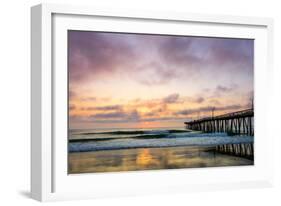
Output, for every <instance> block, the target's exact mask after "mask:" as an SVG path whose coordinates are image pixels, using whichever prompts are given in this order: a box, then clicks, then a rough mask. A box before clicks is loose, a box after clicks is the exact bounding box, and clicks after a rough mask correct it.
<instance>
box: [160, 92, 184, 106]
mask: <svg viewBox="0 0 281 206" xmlns="http://www.w3.org/2000/svg"><path fill="white" fill-rule="evenodd" d="M179 97H180V95H179V94H178V93H174V94H170V95H169V96H167V97H165V98H163V102H164V103H167V104H172V103H176V102H177V101H178V100H179Z"/></svg>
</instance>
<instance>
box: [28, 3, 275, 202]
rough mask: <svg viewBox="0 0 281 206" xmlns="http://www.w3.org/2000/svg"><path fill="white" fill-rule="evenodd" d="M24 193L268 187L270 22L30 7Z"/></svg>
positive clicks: (75, 195) (40, 196) (76, 195)
mask: <svg viewBox="0 0 281 206" xmlns="http://www.w3.org/2000/svg"><path fill="white" fill-rule="evenodd" d="M31 21H32V31H31V33H32V151H31V153H32V154H31V161H32V168H31V170H32V175H31V176H32V181H31V193H32V197H33V198H35V199H37V200H41V201H47V200H60V199H80V198H93V197H107V196H120V195H130V194H148V193H159V192H179V191H202V190H211V189H228V188H231V189H233V188H243V187H258V186H270V185H271V179H272V159H271V157H272V140H273V137H272V136H271V135H270V133H269V132H268V131H269V130H268V123H267V121H266V119H267V108H269V104H270V103H269V98H270V97H269V96H268V95H269V93H268V90H270V87H271V84H270V79H271V77H272V73H271V67H272V65H271V64H272V59H271V58H272V27H273V23H272V20H271V19H267V18H253V17H230V16H208V15H194V14H183V13H150V12H140V11H130V12H128V11H120V10H119V11H114V10H106V9H92V8H88V7H86V8H81V7H72V6H62V5H50V4H47V5H45V4H44V5H38V6H35V7H33V8H32V20H31Z"/></svg>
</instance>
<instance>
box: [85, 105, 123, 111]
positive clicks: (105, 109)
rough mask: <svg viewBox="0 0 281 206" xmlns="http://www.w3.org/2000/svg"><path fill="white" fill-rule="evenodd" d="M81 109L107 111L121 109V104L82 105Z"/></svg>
mask: <svg viewBox="0 0 281 206" xmlns="http://www.w3.org/2000/svg"><path fill="white" fill-rule="evenodd" d="M81 109H82V110H88V111H92V110H96V111H108V110H121V109H122V106H121V105H108V106H100V107H82V108H81Z"/></svg>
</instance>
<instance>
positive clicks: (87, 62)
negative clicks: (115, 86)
mask: <svg viewBox="0 0 281 206" xmlns="http://www.w3.org/2000/svg"><path fill="white" fill-rule="evenodd" d="M125 40H126V39H123V41H122V39H121V40H120V34H111V33H101V32H80V31H69V33H68V43H69V44H68V51H69V59H68V61H69V72H70V80H71V81H70V83H72V81H74V82H75V81H80V80H84V79H87V78H90V77H92V76H93V75H95V76H96V77H99V76H100V74H106V73H110V74H112V73H114V72H115V71H116V70H117V69H119V67H120V66H122V67H123V68H125V67H126V65H128V63H129V62H130V61H128V60H129V59H132V58H133V56H134V52H133V50H132V48H131V47H130V45H129V44H127V42H126V41H125Z"/></svg>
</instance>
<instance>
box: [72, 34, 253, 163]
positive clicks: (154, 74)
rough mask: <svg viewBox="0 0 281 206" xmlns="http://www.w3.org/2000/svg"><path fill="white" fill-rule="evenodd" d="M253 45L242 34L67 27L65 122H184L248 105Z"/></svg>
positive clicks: (104, 124)
mask: <svg viewBox="0 0 281 206" xmlns="http://www.w3.org/2000/svg"><path fill="white" fill-rule="evenodd" d="M253 50H254V41H253V40H246V39H225V38H204V37H186V36H164V35H143V34H124V33H105V32H86V31H69V32H68V65H69V68H68V69H69V126H70V129H84V128H89V129H91V128H156V127H157V128H159V127H184V124H183V122H184V121H188V120H191V119H195V118H200V117H206V116H211V110H212V108H215V115H219V114H223V113H227V112H232V111H239V110H243V109H248V108H250V107H251V106H252V100H253V59H254V57H253ZM146 156H147V155H146ZM141 160H142V161H143V159H141Z"/></svg>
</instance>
